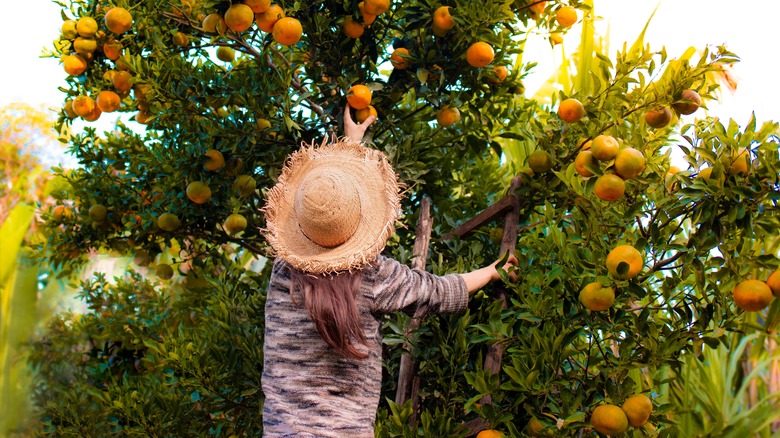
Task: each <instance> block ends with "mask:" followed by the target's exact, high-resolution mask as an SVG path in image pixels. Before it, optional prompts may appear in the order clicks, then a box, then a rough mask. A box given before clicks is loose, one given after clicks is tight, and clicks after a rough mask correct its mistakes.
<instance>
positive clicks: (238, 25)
mask: <svg viewBox="0 0 780 438" xmlns="http://www.w3.org/2000/svg"><path fill="white" fill-rule="evenodd" d="M254 21H255V13H254V12H252V8H250V7H249V6H247V5H245V4H243V3H236V4H234V5H231V6H230V7H229V8H228V9H227V11H225V24H226V25H227V27H228V29H230V30H233V31H235V32H243V31H245V30H247V29H249V28H250V27H252V23H253V22H254Z"/></svg>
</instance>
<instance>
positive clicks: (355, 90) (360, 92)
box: [347, 84, 371, 110]
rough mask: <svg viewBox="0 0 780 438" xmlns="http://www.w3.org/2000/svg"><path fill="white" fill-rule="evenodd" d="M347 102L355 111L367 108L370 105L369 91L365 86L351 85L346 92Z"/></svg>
mask: <svg viewBox="0 0 780 438" xmlns="http://www.w3.org/2000/svg"><path fill="white" fill-rule="evenodd" d="M347 102H348V103H349V106H351V107H352V108H355V109H356V110H361V109H363V108H367V107H368V105H370V104H371V90H370V89H369V88H368V87H366V86H365V85H359V84H358V85H353V86H352V87H350V88H349V90H347Z"/></svg>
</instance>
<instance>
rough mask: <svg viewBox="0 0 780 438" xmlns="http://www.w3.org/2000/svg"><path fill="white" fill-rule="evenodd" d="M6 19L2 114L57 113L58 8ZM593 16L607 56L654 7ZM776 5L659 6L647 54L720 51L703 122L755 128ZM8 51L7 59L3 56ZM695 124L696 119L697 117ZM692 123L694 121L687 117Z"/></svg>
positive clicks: (770, 58)
mask: <svg viewBox="0 0 780 438" xmlns="http://www.w3.org/2000/svg"><path fill="white" fill-rule="evenodd" d="M5 3H6V4H5V5H4V9H3V12H4V15H5V16H6V17H23V16H26V15H28V14H29V11H35V16H36V22H35V29H34V30H30V26H29V23H28V22H25V21H24V20H13V19H9V20H6V22H5V23H4V24H3V26H0V41H5V42H6V44H5V48H4V49H5V51H4V53H5V59H6V61H7V62H6V63H5V65H4V68H3V73H2V77H3V80H2V82H0V83H2V85H0V106H2V105H5V104H8V103H11V102H17V101H22V102H27V103H30V104H33V105H43V106H45V107H49V108H55V107H59V106H60V105H61V104H62V101H63V95H62V93H60V92H59V91H58V90H57V88H58V87H59V86H63V85H64V83H65V82H64V78H65V72H64V71H63V70H62V66H61V65H60V64H59V63H58V62H57V61H56V60H54V59H50V58H40V57H39V56H40V53H41V50H42V48H43V47H51V45H52V41H53V40H55V39H57V38H58V35H59V29H60V25H61V23H62V21H61V18H60V11H59V7H58V6H57V5H56V4H55V3H53V2H51V1H50V0H26V1H23V2H22V1H14V2H5ZM595 3H596V5H595V6H596V14H597V15H598V16H601V17H603V21H602V22H601V23H600V24H599V28H598V29H597V30H598V32H599V33H602V34H605V33H606V29H607V23H609V29H610V35H611V39H612V41H611V42H610V51H611V52H612V53H611V55H613V54H614V51H615V50H616V49H617V48H618V47H621V46H622V43H623V41H627V42H628V43H629V44H631V43H633V41H634V40H635V39H636V37H637V35H638V34H639V32H640V31H641V30H642V27H643V26H644V24H645V22H646V21H647V18H648V17H649V16H650V13H651V12H652V10H653V8H655V6H656V5H657V2H656V1H655V0H595ZM778 13H780V2H775V1H772V0H753V1H745V2H735V1H734V0H665V1H662V2H661V5H660V7H659V9H658V12H657V13H656V15H655V17H654V18H653V20H652V22H651V24H650V27H649V29H648V31H647V34H646V36H645V42H646V43H650V45H651V49H653V50H656V49H660V48H661V47H662V46H665V47H666V49H667V53H668V55H669V56H670V57H677V56H678V55H680V54H682V53H683V52H684V51H685V49H687V48H688V47H690V46H694V47H697V48H702V47H704V46H706V45H714V46H717V45H720V44H724V43H725V44H726V45H727V47H728V48H729V49H730V50H731V51H733V52H735V53H736V54H737V55H739V56H740V57H741V59H742V62H740V63H739V64H737V66H736V67H735V69H734V72H735V74H736V76H737V78H738V79H739V86H738V90H737V92H736V93H735V94H734V95H733V96H731V95H729V94H728V93H725V94H724V95H723V98H722V102H721V103H720V104H718V103H710V104H709V106H710V110H709V114H711V115H714V116H718V117H721V118H723V119H728V118H734V119H735V120H736V121H737V123H738V124H740V125H744V124H745V123H746V122H747V121H748V118H749V117H750V113H751V112H752V111H755V113H756V117H757V118H758V120H759V121H766V120H778V119H780V111H779V109H780V85H778V80H777V78H776V76H777V75H778V66H780V59H779V58H778V56H777V53H778V52H777V48H776V45H777V43H778V42H779V41H780V38H778V37H777V35H776V33H777V28H776V26H777V25H778V24H777V17H778V16H779V14H778ZM573 30H574V32H570V35H571V36H570V37H568V38H567V39H566V41H565V43H564V44H566V46H567V53H570V52H572V51H573V50H574V49H575V48H576V44H577V43H578V41H579V36H578V32H577V29H576V27H575V28H573ZM526 49H527V51H526V55H525V60H532V59H533V60H536V61H538V63H539V65H538V66H537V68H536V70H535V73H533V74H532V76H530V77H529V78H527V80H526V84H525V85H526V89H527V90H528V91H529V93H530V92H533V91H534V90H536V89H537V88H538V86H539V84H541V83H542V82H543V81H544V80H546V78H547V77H548V76H549V75H550V74H551V72H552V71H554V69H555V67H556V65H557V63H559V62H560V53H559V52H558V51H559V50H560V48H556V49H552V48H550V46H549V44H548V43H547V41H546V40H545V37H544V36H541V35H540V36H539V37H538V41H536V42H535V43H534V42H533V41H532V42H530V43H529V44H528V45H527V46H526ZM9 51H10V53H8V52H9ZM107 116H109V115H107V114H104V115H103V117H101V120H100V121H99V122H100V125H99V127H101V128H102V127H103V126H105V129H110V126H111V123H112V122H111V121H112V120H113V119H115V117H114V118H112V117H107ZM695 116H697V117H701V116H702V114H699V113H698V112H697V113H696V115H695ZM689 117H694V116H689Z"/></svg>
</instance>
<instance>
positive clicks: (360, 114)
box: [355, 105, 378, 123]
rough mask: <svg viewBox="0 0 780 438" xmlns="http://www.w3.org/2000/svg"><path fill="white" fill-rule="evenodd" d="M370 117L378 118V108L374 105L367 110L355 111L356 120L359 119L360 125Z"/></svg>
mask: <svg viewBox="0 0 780 438" xmlns="http://www.w3.org/2000/svg"><path fill="white" fill-rule="evenodd" d="M370 116H374V117H376V116H378V114H377V112H376V108H374V107H373V105H369V106H367V107H366V108H363V109H360V110H357V111H355V119H357V121H358V123H363V122H365V121H366V119H367V118H369V117H370Z"/></svg>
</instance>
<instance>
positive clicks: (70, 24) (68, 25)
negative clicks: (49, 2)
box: [60, 20, 79, 41]
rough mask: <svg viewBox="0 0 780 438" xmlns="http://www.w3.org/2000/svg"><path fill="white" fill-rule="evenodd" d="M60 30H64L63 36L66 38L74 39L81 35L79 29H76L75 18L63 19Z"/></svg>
mask: <svg viewBox="0 0 780 438" xmlns="http://www.w3.org/2000/svg"><path fill="white" fill-rule="evenodd" d="M60 31H61V32H62V38H64V39H66V40H71V41H73V40H74V39H76V37H77V36H78V35H79V33H78V31H76V22H75V21H73V20H65V21H63V22H62V27H60Z"/></svg>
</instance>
